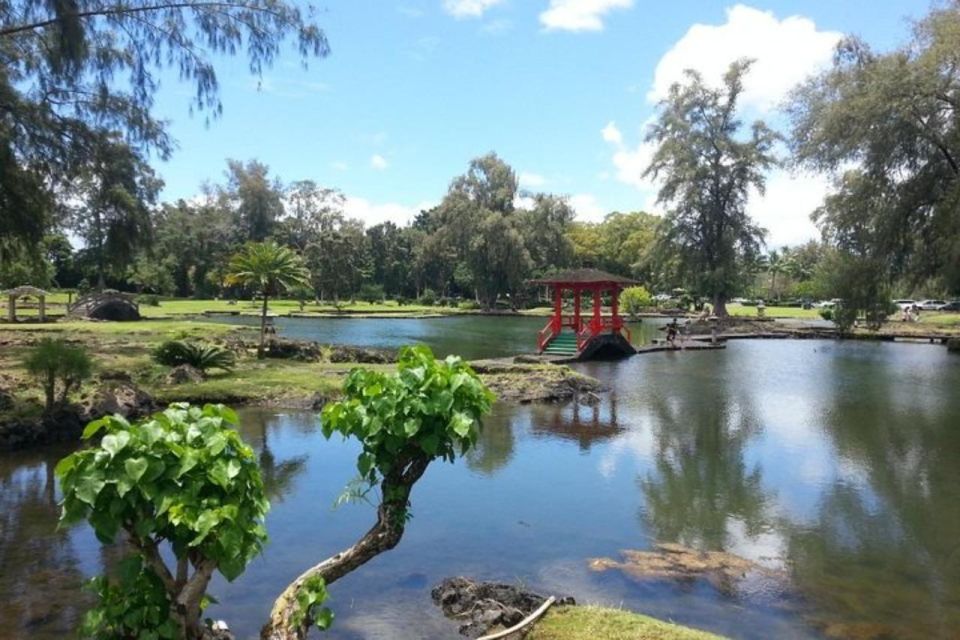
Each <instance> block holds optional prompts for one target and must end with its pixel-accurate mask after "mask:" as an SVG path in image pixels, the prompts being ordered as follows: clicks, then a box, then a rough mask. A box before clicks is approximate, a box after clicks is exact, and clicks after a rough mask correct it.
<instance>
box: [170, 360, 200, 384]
mask: <svg viewBox="0 0 960 640" xmlns="http://www.w3.org/2000/svg"><path fill="white" fill-rule="evenodd" d="M188 382H189V383H193V384H196V383H198V382H203V372H202V371H200V370H199V369H197V368H196V367H193V366H190V365H189V364H181V365H179V366H176V367H174V368H173V369H171V370H170V373H168V374H167V379H166V383H167V384H186V383H188Z"/></svg>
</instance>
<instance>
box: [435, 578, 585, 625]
mask: <svg viewBox="0 0 960 640" xmlns="http://www.w3.org/2000/svg"><path fill="white" fill-rule="evenodd" d="M430 596H431V598H432V599H433V602H434V604H436V605H438V606H439V607H440V608H441V609H442V610H443V613H444V615H446V616H447V617H448V618H453V619H455V620H458V621H460V622H462V624H461V625H460V633H461V635H464V636H466V637H468V638H479V637H480V636H483V635H486V634H487V633H490V632H492V631H495V630H497V629H498V628H502V629H508V628H510V627H512V626H513V625H515V624H517V623H519V622H520V621H522V620H523V619H524V618H526V617H527V616H528V615H530V614H531V613H533V612H534V611H536V610H537V608H538V607H540V605H542V604H543V603H544V602H545V601H546V599H547V598H546V596H542V595H540V594H537V593H533V592H531V591H524V590H523V589H520V588H519V587H515V586H512V585H509V584H498V583H494V582H475V581H473V580H470V579H469V578H464V577H457V578H447V579H446V580H444V581H443V582H441V583H440V584H438V585H437V586H436V587H434V588H433V590H432V591H431V592H430ZM557 604H568V605H569V604H576V603H575V602H574V599H573V598H561V599H558V600H557Z"/></svg>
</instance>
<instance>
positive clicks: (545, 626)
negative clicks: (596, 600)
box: [527, 606, 722, 640]
mask: <svg viewBox="0 0 960 640" xmlns="http://www.w3.org/2000/svg"><path fill="white" fill-rule="evenodd" d="M600 638H603V640H722V637H721V636H717V635H714V634H712V633H707V632H706V631H699V630H697V629H691V628H689V627H683V626H680V625H676V624H672V623H670V622H664V621H662V620H657V619H655V618H650V617H647V616H644V615H640V614H638V613H632V612H630V611H624V610H622V609H608V608H605V607H595V606H578V607H555V608H553V609H551V610H550V611H548V612H547V614H546V615H545V616H544V617H543V619H541V620H540V622H538V623H537V624H536V626H535V627H534V628H533V631H532V632H531V633H530V634H529V635H528V636H527V640H599V639H600Z"/></svg>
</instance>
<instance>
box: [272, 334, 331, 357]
mask: <svg viewBox="0 0 960 640" xmlns="http://www.w3.org/2000/svg"><path fill="white" fill-rule="evenodd" d="M267 357H269V358H282V359H287V360H301V361H303V362H316V361H318V360H320V359H321V358H322V357H323V347H322V346H321V345H320V344H319V343H316V342H308V341H305V340H285V339H283V338H271V339H270V340H269V341H268V342H267Z"/></svg>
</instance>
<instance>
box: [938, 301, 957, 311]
mask: <svg viewBox="0 0 960 640" xmlns="http://www.w3.org/2000/svg"><path fill="white" fill-rule="evenodd" d="M937 311H960V300H951V301H950V302H948V303H947V304H945V305H943V306H941V307H940V308H939V309H937Z"/></svg>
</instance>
